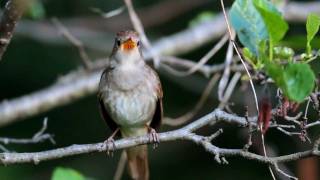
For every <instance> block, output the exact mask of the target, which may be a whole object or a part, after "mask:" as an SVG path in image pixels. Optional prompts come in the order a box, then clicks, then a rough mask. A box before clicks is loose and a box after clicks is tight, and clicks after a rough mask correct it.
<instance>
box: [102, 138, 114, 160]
mask: <svg viewBox="0 0 320 180" xmlns="http://www.w3.org/2000/svg"><path fill="white" fill-rule="evenodd" d="M103 144H104V146H105V147H106V151H107V155H108V156H111V157H112V156H113V152H114V150H115V149H116V144H115V143H114V139H113V138H112V137H110V138H108V139H107V140H105V141H104V143H103Z"/></svg>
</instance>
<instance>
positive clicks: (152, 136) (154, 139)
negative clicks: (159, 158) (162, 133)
mask: <svg viewBox="0 0 320 180" xmlns="http://www.w3.org/2000/svg"><path fill="white" fill-rule="evenodd" d="M146 127H147V128H148V133H149V142H150V143H152V144H153V149H155V148H157V147H158V145H159V143H160V139H159V135H158V133H157V132H156V130H155V129H153V128H152V127H150V126H149V125H146Z"/></svg>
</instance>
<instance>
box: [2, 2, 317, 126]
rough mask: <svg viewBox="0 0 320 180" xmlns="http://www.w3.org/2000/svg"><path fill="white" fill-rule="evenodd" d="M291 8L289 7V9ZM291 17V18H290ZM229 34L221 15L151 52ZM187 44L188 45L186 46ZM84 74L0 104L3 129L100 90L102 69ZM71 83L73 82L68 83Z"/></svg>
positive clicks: (173, 51)
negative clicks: (99, 83) (98, 87)
mask: <svg viewBox="0 0 320 180" xmlns="http://www.w3.org/2000/svg"><path fill="white" fill-rule="evenodd" d="M303 4H305V6H302V4H301V3H293V2H292V3H289V4H288V5H287V8H286V9H285V10H284V15H285V17H286V18H287V19H288V18H290V17H291V16H292V12H291V11H292V8H293V7H294V8H298V9H299V7H304V8H306V9H303V8H300V9H299V11H298V10H297V11H295V15H296V16H299V17H301V18H304V19H305V18H306V16H307V15H306V12H307V11H308V12H309V10H310V12H314V13H318V14H320V8H318V9H313V7H318V6H320V3H314V4H312V3H311V4H309V3H303ZM289 7H290V8H289ZM287 14H288V15H287ZM225 32H226V24H225V21H224V17H223V15H222V14H218V15H217V16H216V18H215V19H214V20H212V21H209V22H204V23H201V24H199V25H198V26H195V27H192V28H188V29H186V30H183V31H181V32H178V33H176V34H173V35H171V36H167V37H164V38H161V39H160V40H158V41H156V42H155V43H154V44H153V46H152V51H153V52H155V53H156V54H158V55H178V54H183V53H186V52H189V51H191V50H193V49H195V48H198V47H199V46H201V45H203V44H205V43H208V42H210V41H212V40H214V39H217V38H219V37H221V36H222V35H223V34H225ZM186 41H188V43H185V42H186ZM144 56H145V57H146V59H150V57H151V55H150V53H148V52H144ZM161 63H165V64H171V65H173V64H174V65H177V66H180V67H186V68H187V69H189V68H190V67H192V66H194V65H195V63H193V62H191V61H190V62H187V61H186V62H184V61H179V60H177V59H172V58H165V59H161ZM105 64H106V60H100V61H96V62H95V64H93V66H94V67H99V68H101V67H104V65H105ZM99 68H98V70H95V71H92V72H85V71H83V70H78V71H74V72H71V73H69V74H68V75H66V76H65V77H64V78H63V79H65V80H64V81H65V83H61V81H58V82H56V83H54V84H53V85H52V86H50V87H48V88H45V89H43V90H40V91H37V92H34V93H31V94H28V95H25V96H21V97H17V98H14V99H11V100H4V101H2V102H0V127H2V126H5V125H8V124H10V123H13V122H16V121H18V120H21V119H22V118H27V117H31V116H33V115H36V114H39V113H43V112H46V111H49V110H51V109H53V108H55V107H58V106H62V105H65V104H68V103H70V102H72V101H74V100H77V99H79V98H82V97H84V96H88V95H90V94H93V93H95V92H96V90H97V85H98V81H99V76H100V73H101V70H100V69H99ZM223 68H224V66H221V65H219V66H212V68H211V66H208V65H205V66H203V68H201V69H199V70H200V71H201V72H203V73H208V72H210V73H212V72H215V71H216V70H221V69H222V70H223ZM68 82H72V83H68Z"/></svg>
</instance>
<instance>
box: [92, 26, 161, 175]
mask: <svg viewBox="0 0 320 180" xmlns="http://www.w3.org/2000/svg"><path fill="white" fill-rule="evenodd" d="M162 98H163V91H162V86H161V82H160V79H159V76H158V74H157V73H156V72H155V71H154V70H153V69H152V68H151V67H150V66H149V65H148V64H147V63H146V62H145V60H144V58H143V56H142V51H141V42H140V38H139V35H138V33H137V32H135V31H132V30H125V31H120V32H118V33H117V34H116V37H115V41H114V47H113V50H112V53H111V55H110V58H109V63H108V65H107V67H106V68H105V70H104V71H103V73H102V75H101V79H100V83H99V90H98V101H99V107H100V114H101V115H102V117H103V119H104V120H105V121H106V123H107V125H108V126H109V127H110V129H111V130H112V131H113V133H112V135H111V136H110V137H109V138H108V139H107V140H106V141H105V143H106V144H110V143H113V145H114V139H113V138H114V137H115V136H116V134H118V133H120V135H121V136H122V137H124V138H128V137H136V136H142V135H147V134H148V136H149V141H150V143H154V145H157V144H158V143H159V136H158V134H157V130H158V129H159V126H160V124H161V120H162V117H163V108H162ZM107 147H109V146H107ZM126 154H127V158H128V169H129V174H130V176H131V178H132V179H134V180H147V179H149V165H148V155H147V145H140V146H136V147H131V148H128V149H127V150H126Z"/></svg>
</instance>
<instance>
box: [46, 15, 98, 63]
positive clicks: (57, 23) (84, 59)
mask: <svg viewBox="0 0 320 180" xmlns="http://www.w3.org/2000/svg"><path fill="white" fill-rule="evenodd" d="M52 22H53V24H54V25H55V26H56V27H57V29H58V30H59V31H60V33H61V34H62V35H63V37H65V38H66V39H67V40H68V41H69V42H70V43H71V44H72V45H74V46H75V47H76V48H77V49H78V51H79V54H80V58H81V60H82V64H83V66H84V67H85V68H86V69H91V66H92V65H91V62H92V61H91V60H90V58H89V56H88V54H87V52H86V50H85V48H84V45H83V43H82V42H81V41H80V40H79V39H77V38H76V37H75V36H73V35H72V34H71V33H70V32H69V30H68V29H67V28H66V27H65V26H64V25H63V24H62V23H61V22H60V21H59V20H58V19H57V18H52Z"/></svg>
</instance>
